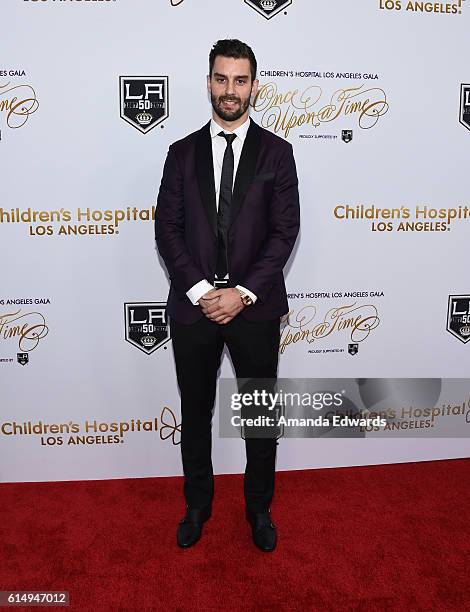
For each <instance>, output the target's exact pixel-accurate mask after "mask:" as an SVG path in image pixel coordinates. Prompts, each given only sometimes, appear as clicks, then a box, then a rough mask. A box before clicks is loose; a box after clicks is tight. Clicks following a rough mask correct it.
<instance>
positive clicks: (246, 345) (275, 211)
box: [155, 40, 299, 551]
mask: <svg viewBox="0 0 470 612" xmlns="http://www.w3.org/2000/svg"><path fill="white" fill-rule="evenodd" d="M256 67H257V63H256V59H255V56H254V54H253V51H252V50H251V48H250V47H249V46H248V45H246V44H245V43H242V42H241V41H239V40H219V41H218V42H217V43H216V44H215V45H214V47H213V48H212V50H211V52H210V55H209V76H208V77H207V88H208V91H209V94H210V96H211V101H212V119H211V120H210V122H209V123H207V124H206V125H205V126H204V127H203V128H201V129H200V130H198V131H197V132H194V133H193V134H190V135H189V136H187V137H186V138H183V139H182V140H179V141H178V142H175V143H174V144H172V145H171V146H170V148H169V151H168V156H167V159H166V162H165V167H164V170H163V177H162V181H161V185H160V191H159V195H158V200H157V210H156V218H155V236H156V241H157V246H158V250H159V252H160V254H161V256H162V258H163V260H164V262H165V265H166V267H167V270H168V273H169V277H170V281H171V286H170V293H169V296H168V306H167V313H168V315H169V318H170V330H171V337H172V340H173V349H174V355H175V363H176V374H177V380H178V386H179V389H180V393H181V415H182V423H181V453H182V460H183V471H184V495H185V500H186V514H185V517H184V518H183V519H182V520H181V521H180V523H179V525H178V530H177V543H178V545H179V546H181V547H183V548H187V547H189V546H192V545H193V544H195V543H196V542H197V541H198V540H199V538H200V536H201V533H202V525H203V523H204V522H205V521H206V520H207V519H208V518H209V517H210V515H211V509H212V499H213V495H214V477H213V470H212V459H211V445H212V443H211V428H212V410H213V406H214V401H215V393H216V380H217V372H218V369H219V365H220V359H221V354H222V349H223V346H224V343H225V344H226V345H227V347H228V350H229V352H230V356H231V359H232V362H233V365H234V369H235V372H236V376H237V378H250V379H251V378H270V379H275V378H276V376H277V366H278V355H279V335H280V317H281V316H282V315H283V314H285V313H287V311H288V303H287V296H286V289H285V284H284V277H283V272H282V270H283V268H284V266H285V264H286V262H287V260H288V259H289V256H290V254H291V252H292V249H293V246H294V243H295V240H296V237H297V234H298V231H299V196H298V188H297V174H296V168H295V162H294V157H293V153H292V146H291V145H290V144H289V143H288V142H287V141H285V140H283V139H281V138H279V137H278V136H275V135H274V134H272V133H271V132H268V131H267V130H264V129H262V128H261V127H260V126H258V125H257V124H256V123H255V122H254V121H252V120H251V119H250V118H249V105H250V98H251V97H253V96H255V95H256V92H257V88H258V81H257V79H256ZM276 445H277V442H276V440H275V439H272V438H247V439H246V440H245V446H246V457H247V463H246V470H245V476H244V494H245V504H246V508H245V510H246V518H247V520H248V521H249V523H250V524H251V527H252V535H253V541H254V543H255V544H256V545H257V546H258V548H260V549H261V550H263V551H272V550H274V548H275V546H276V540H277V536H276V527H275V525H274V524H273V522H272V521H271V514H270V504H271V500H272V497H273V493H274V474H275V459H276Z"/></svg>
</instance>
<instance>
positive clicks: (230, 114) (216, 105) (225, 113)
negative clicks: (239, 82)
mask: <svg viewBox="0 0 470 612" xmlns="http://www.w3.org/2000/svg"><path fill="white" fill-rule="evenodd" d="M232 101H233V102H238V108H234V109H233V110H231V111H230V110H225V109H224V108H222V103H223V102H232ZM211 102H212V108H213V109H214V112H215V114H216V115H217V116H218V117H220V118H221V119H223V121H236V120H237V119H240V117H241V116H242V115H243V114H244V113H245V112H246V110H247V108H248V107H249V106H250V98H246V99H245V100H242V99H241V98H236V97H235V96H220V97H219V98H216V97H215V96H214V95H212V94H211Z"/></svg>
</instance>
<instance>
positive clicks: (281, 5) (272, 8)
mask: <svg viewBox="0 0 470 612" xmlns="http://www.w3.org/2000/svg"><path fill="white" fill-rule="evenodd" d="M245 3H246V4H248V5H249V6H251V8H254V9H255V11H257V12H258V13H259V14H260V15H263V17H266V19H271V17H274V15H277V14H278V13H280V12H281V11H282V10H283V9H286V8H287V7H288V6H290V5H291V4H292V0H245Z"/></svg>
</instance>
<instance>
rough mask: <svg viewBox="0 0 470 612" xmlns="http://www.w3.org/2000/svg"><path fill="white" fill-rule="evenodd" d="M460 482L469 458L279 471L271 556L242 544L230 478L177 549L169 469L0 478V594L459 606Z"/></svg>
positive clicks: (308, 605) (237, 489)
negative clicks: (132, 474)
mask: <svg viewBox="0 0 470 612" xmlns="http://www.w3.org/2000/svg"><path fill="white" fill-rule="evenodd" d="M469 483H470V460H468V459H461V460H452V461H436V462H426V463H411V464H410V463H408V464H400V465H388V466H370V467H359V468H356V467H354V468H341V469H323V470H311V471H299V472H279V473H278V477H277V490H276V496H275V501H274V503H273V518H274V521H275V523H276V524H277V526H278V533H279V543H278V547H277V549H276V551H275V552H274V553H262V552H261V551H258V550H257V549H256V548H255V547H254V545H253V544H252V542H251V534H250V532H249V528H248V523H246V521H245V519H244V513H243V500H242V477H241V476H218V477H216V498H215V502H214V509H213V517H212V518H211V519H210V521H209V522H208V523H206V525H205V528H204V534H203V538H202V539H201V541H200V542H199V543H198V544H197V545H196V546H195V547H194V548H191V549H189V550H180V549H178V548H177V546H176V543H175V530H176V524H177V522H178V520H179V519H180V518H181V515H182V513H183V510H184V505H183V502H182V497H181V494H182V481H181V479H180V478H151V479H150V478H147V479H136V480H129V479H127V480H108V481H88V482H87V481H82V482H60V483H25V484H3V485H0V493H1V500H2V513H1V515H2V521H1V526H0V536H1V539H0V542H1V544H0V546H1V566H0V590H3V591H5V590H10V589H11V590H35V591H37V590H68V591H69V592H70V601H71V605H70V608H71V609H74V610H170V611H173V610H181V611H182V612H183V611H184V612H188V611H192V610H198V611H199V610H243V611H248V610H257V611H259V610H266V611H267V610H270V611H272V610H299V611H300V610H302V611H305V610H307V611H309V610H315V611H316V610H320V611H322V610H335V611H343V610H348V611H349V610H361V611H363V610H364V611H365V610H370V611H375V610H394V611H395V610H396V611H400V612H402V611H405V610H406V611H413V612H414V611H417V610H423V611H424V610H426V611H435V610H448V611H452V612H457V611H463V610H470V570H469V567H470V552H469V551H470V488H469ZM70 608H69V609H70ZM6 609H7V608H5V610H6ZM17 609H29V608H17Z"/></svg>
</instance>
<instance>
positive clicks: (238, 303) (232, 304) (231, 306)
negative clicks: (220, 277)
mask: <svg viewBox="0 0 470 612" xmlns="http://www.w3.org/2000/svg"><path fill="white" fill-rule="evenodd" d="M199 305H200V306H201V309H202V312H203V313H204V314H205V315H206V317H207V318H208V319H210V320H211V321H215V323H219V324H220V325H225V324H226V323H228V322H229V321H231V320H232V319H233V318H234V317H236V316H237V314H238V313H239V312H240V311H242V310H243V309H244V308H245V305H244V304H243V302H242V300H241V296H240V292H239V291H238V289H234V288H229V289H213V290H212V291H208V292H207V293H206V294H204V295H203V296H202V298H201V299H200V300H199Z"/></svg>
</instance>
